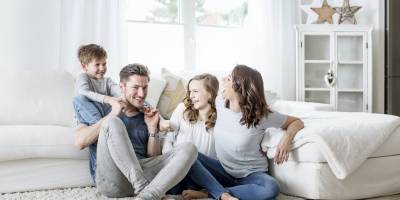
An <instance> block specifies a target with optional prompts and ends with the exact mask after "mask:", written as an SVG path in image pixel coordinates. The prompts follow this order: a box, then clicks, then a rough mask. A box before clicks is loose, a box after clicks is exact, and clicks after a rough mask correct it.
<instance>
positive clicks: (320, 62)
mask: <svg viewBox="0 0 400 200" xmlns="http://www.w3.org/2000/svg"><path fill="white" fill-rule="evenodd" d="M304 63H305V64H329V63H331V61H330V60H304Z"/></svg>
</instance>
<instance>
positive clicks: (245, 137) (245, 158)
mask: <svg viewBox="0 0 400 200" xmlns="http://www.w3.org/2000/svg"><path fill="white" fill-rule="evenodd" d="M216 108H217V113H218V117H217V121H216V124H215V127H214V139H215V150H216V153H217V158H218V159H219V161H220V162H221V164H222V166H223V167H224V169H225V171H226V172H228V173H229V174H230V175H232V176H233V177H236V178H243V177H246V176H247V175H249V174H251V173H253V172H260V171H261V172H265V171H268V160H267V158H266V157H265V156H264V155H263V154H262V153H261V151H260V149H261V146H260V145H261V141H262V139H263V137H264V133H265V130H266V129H267V128H270V127H275V128H280V127H281V126H282V125H283V124H284V123H285V122H286V120H287V116H286V115H283V114H280V113H278V112H272V113H268V117H264V118H263V119H262V120H261V121H260V122H259V124H258V125H257V126H256V127H250V128H247V126H246V125H241V124H240V119H241V118H242V113H241V112H239V113H235V112H233V111H232V110H230V109H228V108H225V106H224V101H223V99H222V97H221V96H218V97H217V99H216Z"/></svg>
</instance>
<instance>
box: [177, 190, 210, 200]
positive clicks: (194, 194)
mask: <svg viewBox="0 0 400 200" xmlns="http://www.w3.org/2000/svg"><path fill="white" fill-rule="evenodd" d="M182 196H183V199H185V200H191V199H201V198H207V197H208V193H207V192H206V191H197V190H183V192H182Z"/></svg>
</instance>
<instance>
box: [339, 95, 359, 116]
mask: <svg viewBox="0 0 400 200" xmlns="http://www.w3.org/2000/svg"><path fill="white" fill-rule="evenodd" d="M337 99H338V102H337V106H338V107H337V110H338V111H344V112H362V111H363V93H362V92H338V97H337Z"/></svg>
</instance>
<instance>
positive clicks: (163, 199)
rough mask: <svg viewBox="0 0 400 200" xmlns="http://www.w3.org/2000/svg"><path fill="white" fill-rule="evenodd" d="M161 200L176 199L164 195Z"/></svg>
mask: <svg viewBox="0 0 400 200" xmlns="http://www.w3.org/2000/svg"><path fill="white" fill-rule="evenodd" d="M161 200H176V199H175V198H172V197H170V196H168V195H166V196H163V197H161Z"/></svg>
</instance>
